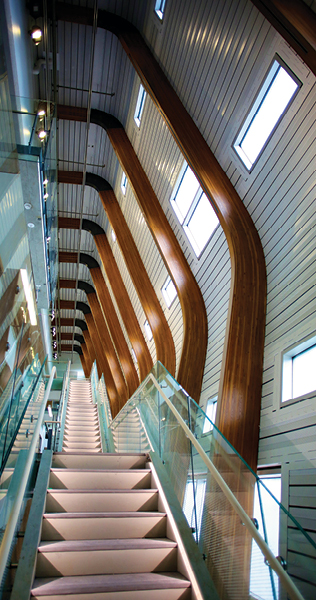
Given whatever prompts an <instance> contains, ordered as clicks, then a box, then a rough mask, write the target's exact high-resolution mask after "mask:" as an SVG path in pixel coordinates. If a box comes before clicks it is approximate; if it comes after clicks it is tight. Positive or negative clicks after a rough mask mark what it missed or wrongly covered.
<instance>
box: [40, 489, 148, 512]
mask: <svg viewBox="0 0 316 600" xmlns="http://www.w3.org/2000/svg"><path fill="white" fill-rule="evenodd" d="M134 510H137V511H152V510H158V494H157V492H150V491H148V492H140V493H139V494H138V493H135V492H132V493H130V494H129V493H118V494H116V493H109V494H106V493H104V494H93V493H90V494H83V493H80V492H78V493H69V494H67V493H65V492H64V493H60V494H59V493H58V492H53V491H49V492H48V493H47V501H46V512H118V511H134Z"/></svg>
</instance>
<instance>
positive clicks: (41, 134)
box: [37, 129, 47, 140]
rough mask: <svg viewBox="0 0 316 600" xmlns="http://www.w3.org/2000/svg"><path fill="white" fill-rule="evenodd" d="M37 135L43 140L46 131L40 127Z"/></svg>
mask: <svg viewBox="0 0 316 600" xmlns="http://www.w3.org/2000/svg"><path fill="white" fill-rule="evenodd" d="M37 135H38V137H39V139H40V140H45V138H46V136H47V132H46V131H45V129H40V130H39V132H38V134H37Z"/></svg>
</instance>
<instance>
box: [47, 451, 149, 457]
mask: <svg viewBox="0 0 316 600" xmlns="http://www.w3.org/2000/svg"><path fill="white" fill-rule="evenodd" d="M72 454H73V456H76V452H72ZM86 454H89V453H88V452H87V453H86ZM63 455H64V453H63V452H54V456H63ZM68 456H71V454H70V453H69V454H68ZM80 456H82V454H81V453H80ZM101 456H115V457H117V456H147V454H146V452H102V453H101Z"/></svg>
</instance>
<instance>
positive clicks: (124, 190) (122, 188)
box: [121, 173, 127, 196]
mask: <svg viewBox="0 0 316 600" xmlns="http://www.w3.org/2000/svg"><path fill="white" fill-rule="evenodd" d="M126 188H127V177H126V175H125V173H123V175H122V180H121V190H122V194H123V195H124V196H125V194H126Z"/></svg>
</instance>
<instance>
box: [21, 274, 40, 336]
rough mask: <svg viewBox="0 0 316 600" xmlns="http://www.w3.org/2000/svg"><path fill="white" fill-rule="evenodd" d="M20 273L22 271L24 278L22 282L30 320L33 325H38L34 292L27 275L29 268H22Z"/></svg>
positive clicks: (22, 277)
mask: <svg viewBox="0 0 316 600" xmlns="http://www.w3.org/2000/svg"><path fill="white" fill-rule="evenodd" d="M20 273H21V279H22V283H23V289H24V293H25V298H26V302H27V308H28V311H29V315H30V322H31V325H37V319H36V311H35V305H34V299H33V293H32V289H31V286H30V282H29V278H28V275H27V270H26V269H20Z"/></svg>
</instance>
